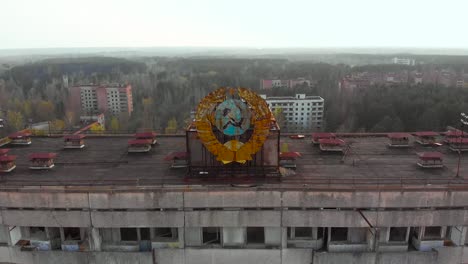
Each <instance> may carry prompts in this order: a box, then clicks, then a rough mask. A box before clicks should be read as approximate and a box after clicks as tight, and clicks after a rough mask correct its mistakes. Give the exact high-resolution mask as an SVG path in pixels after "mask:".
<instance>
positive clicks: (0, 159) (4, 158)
mask: <svg viewBox="0 0 468 264" xmlns="http://www.w3.org/2000/svg"><path fill="white" fill-rule="evenodd" d="M15 160H16V156H14V155H8V156H7V155H4V156H0V162H10V161H15Z"/></svg>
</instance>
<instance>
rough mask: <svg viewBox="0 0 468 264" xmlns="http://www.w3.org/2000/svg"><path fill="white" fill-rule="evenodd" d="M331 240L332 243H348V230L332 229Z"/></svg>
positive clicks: (344, 228) (341, 228)
mask: <svg viewBox="0 0 468 264" xmlns="http://www.w3.org/2000/svg"><path fill="white" fill-rule="evenodd" d="M330 240H331V241H347V240H348V228H346V227H332V228H331V239H330Z"/></svg>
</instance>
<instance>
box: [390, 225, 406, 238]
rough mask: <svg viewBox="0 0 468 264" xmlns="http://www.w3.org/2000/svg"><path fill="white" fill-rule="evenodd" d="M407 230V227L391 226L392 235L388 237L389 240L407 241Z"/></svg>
mask: <svg viewBox="0 0 468 264" xmlns="http://www.w3.org/2000/svg"><path fill="white" fill-rule="evenodd" d="M406 231H407V228H406V227H391V228H390V237H389V238H388V241H405V240H406Z"/></svg>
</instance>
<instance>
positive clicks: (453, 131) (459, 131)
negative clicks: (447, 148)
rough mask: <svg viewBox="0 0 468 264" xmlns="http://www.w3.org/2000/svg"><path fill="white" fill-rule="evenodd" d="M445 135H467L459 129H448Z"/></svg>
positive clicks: (467, 134) (467, 135)
mask: <svg viewBox="0 0 468 264" xmlns="http://www.w3.org/2000/svg"><path fill="white" fill-rule="evenodd" d="M445 136H447V137H461V136H463V137H468V133H466V132H463V131H461V130H450V131H447V132H445Z"/></svg>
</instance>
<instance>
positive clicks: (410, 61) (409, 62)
mask: <svg viewBox="0 0 468 264" xmlns="http://www.w3.org/2000/svg"><path fill="white" fill-rule="evenodd" d="M392 63H393V64H400V65H409V66H414V65H415V64H416V61H415V60H414V59H408V58H398V57H394V58H393V59H392Z"/></svg>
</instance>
